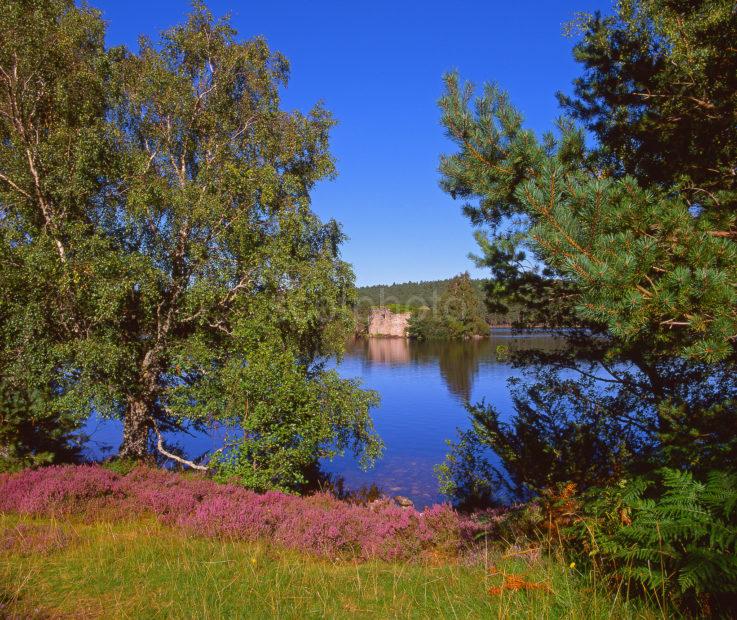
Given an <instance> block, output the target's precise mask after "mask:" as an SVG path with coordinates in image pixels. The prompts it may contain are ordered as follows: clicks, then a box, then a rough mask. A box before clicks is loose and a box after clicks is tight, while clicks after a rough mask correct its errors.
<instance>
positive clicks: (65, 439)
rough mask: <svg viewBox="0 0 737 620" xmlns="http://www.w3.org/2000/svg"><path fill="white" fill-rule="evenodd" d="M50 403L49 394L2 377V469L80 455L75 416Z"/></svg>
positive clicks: (0, 407) (11, 469)
mask: <svg viewBox="0 0 737 620" xmlns="http://www.w3.org/2000/svg"><path fill="white" fill-rule="evenodd" d="M49 404H50V398H49V396H48V394H47V395H43V394H42V393H40V392H39V391H33V392H30V393H24V392H22V391H20V390H19V389H17V388H15V387H13V386H12V385H11V384H10V382H9V381H6V380H2V381H0V472H3V471H18V470H20V469H23V468H26V467H36V466H38V465H47V464H51V463H61V462H71V461H74V460H77V459H78V458H79V456H80V454H79V452H80V451H79V444H80V443H81V440H82V437H80V436H79V435H77V434H76V431H77V424H76V420H75V419H74V418H73V417H71V416H68V415H63V414H59V413H57V412H55V411H54V409H53V408H52V407H50V406H49Z"/></svg>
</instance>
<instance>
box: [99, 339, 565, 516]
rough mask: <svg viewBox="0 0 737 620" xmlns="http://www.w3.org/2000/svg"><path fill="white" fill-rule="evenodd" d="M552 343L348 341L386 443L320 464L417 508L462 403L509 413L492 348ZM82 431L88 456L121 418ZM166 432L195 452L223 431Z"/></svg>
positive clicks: (498, 355) (505, 366) (431, 493)
mask: <svg viewBox="0 0 737 620" xmlns="http://www.w3.org/2000/svg"><path fill="white" fill-rule="evenodd" d="M550 346H554V341H553V339H552V338H550V337H549V336H546V335H545V334H544V333H539V334H534V333H533V334H525V335H518V334H513V333H512V332H511V330H507V329H494V330H492V333H491V338H489V339H484V340H474V341H469V342H416V341H411V340H404V339H400V338H397V339H393V338H372V339H368V340H363V339H362V340H356V341H354V342H352V343H350V344H349V346H348V349H347V352H346V355H345V357H344V359H343V360H342V361H341V363H340V364H339V365H338V366H337V368H338V371H339V373H340V374H341V375H342V376H344V377H357V378H360V379H361V380H362V382H363V385H364V387H367V388H370V389H373V390H376V391H377V392H378V393H379V395H380V396H381V404H380V405H379V407H377V408H376V409H374V410H373V418H374V423H375V425H376V429H377V431H378V432H379V434H380V435H381V437H382V439H383V440H384V443H385V444H386V447H385V450H384V456H383V458H382V459H381V460H379V461H378V462H377V464H376V466H375V467H374V468H372V469H370V470H369V471H366V472H364V471H362V470H361V469H360V468H359V467H358V466H357V464H356V462H355V461H354V459H352V458H350V457H345V458H337V459H335V460H333V461H332V462H325V463H323V469H324V470H325V471H326V472H329V473H331V474H333V475H335V476H341V477H342V478H343V479H344V481H345V486H346V488H347V489H357V488H360V487H363V486H368V485H371V484H376V485H377V486H378V487H379V488H380V489H381V490H382V491H383V492H385V493H387V494H390V495H404V496H407V497H409V498H410V499H412V500H413V501H414V502H415V504H416V505H417V506H419V507H423V506H426V505H428V504H432V503H435V502H438V501H442V500H443V498H442V496H441V495H440V494H439V492H438V483H437V479H436V477H435V473H434V471H433V468H434V467H435V465H437V464H438V463H441V462H442V461H443V459H444V458H445V454H446V452H447V444H446V440H448V439H454V438H455V437H456V429H458V428H463V429H465V428H468V426H469V421H468V414H467V411H466V409H465V406H464V405H465V403H467V402H472V403H475V402H478V401H480V400H481V399H486V401H487V402H490V403H493V404H494V405H495V406H496V407H497V408H498V409H499V410H500V411H501V412H502V413H510V412H511V398H510V396H509V390H508V388H507V384H506V382H507V379H509V378H510V377H512V376H514V374H515V372H516V371H515V370H513V369H512V367H511V366H510V364H509V362H508V360H507V359H506V356H505V355H504V354H503V353H502V352H501V351H500V350H499V349H498V347H507V348H508V349H509V350H517V349H520V348H529V347H544V348H547V347H550ZM87 431H88V432H89V433H90V434H91V436H92V441H91V442H90V448H89V453H90V456H93V457H96V458H99V457H101V456H104V455H105V454H106V453H107V452H109V451H113V450H117V447H118V445H119V442H120V433H121V427H120V424H119V423H116V422H109V421H100V420H92V421H91V422H90V423H89V424H88V427H87ZM171 438H172V439H175V440H176V442H177V443H178V444H179V446H180V447H182V448H183V449H184V451H185V452H186V453H187V454H188V455H190V456H193V457H194V456H198V455H200V454H203V453H205V452H207V451H211V450H214V449H216V448H218V447H219V443H220V441H221V439H222V434H221V432H218V431H217V430H214V431H213V432H211V433H208V434H202V433H199V434H194V435H186V434H183V433H179V434H177V436H176V438H174V437H171Z"/></svg>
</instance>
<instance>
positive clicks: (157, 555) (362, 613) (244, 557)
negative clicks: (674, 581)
mask: <svg viewBox="0 0 737 620" xmlns="http://www.w3.org/2000/svg"><path fill="white" fill-rule="evenodd" d="M505 574H514V575H523V576H524V579H526V580H527V581H530V582H534V583H538V584H544V588H543V589H540V590H535V591H529V592H526V591H503V592H502V593H501V594H500V595H492V594H489V589H490V588H492V587H494V586H499V585H500V583H501V580H502V579H503V576H504V575H505ZM0 584H1V588H2V590H1V591H0V601H1V604H2V605H3V608H2V609H0V617H3V616H4V615H10V616H12V615H13V614H16V615H17V616H18V617H27V616H32V615H33V614H38V615H39V616H40V617H84V618H97V617H100V618H272V617H274V618H510V617H512V618H581V619H584V618H586V619H588V618H628V617H631V618H640V617H642V618H646V617H647V618H650V617H655V615H654V614H652V613H649V612H647V610H643V609H641V608H639V607H638V606H636V605H634V604H624V603H623V602H622V601H621V600H619V601H617V600H615V599H614V597H613V596H612V595H611V594H608V593H604V592H602V591H601V590H600V589H599V588H597V587H595V586H594V585H592V584H591V583H589V582H588V581H587V579H586V578H584V576H582V575H580V574H578V573H577V572H576V571H575V570H572V569H571V568H570V567H569V566H568V565H566V564H564V563H563V561H562V560H561V561H559V562H554V561H551V560H547V559H537V560H535V561H533V562H530V561H526V560H523V559H520V558H504V557H502V556H499V557H494V556H491V555H490V554H484V553H482V554H481V556H480V558H479V559H478V561H476V562H473V563H469V562H466V563H460V562H448V561H447V560H442V559H438V562H437V563H435V564H430V563H424V564H413V563H386V562H376V561H374V562H365V563H353V562H348V561H345V560H336V561H327V560H324V559H317V558H314V557H312V556H308V555H305V554H300V553H297V552H292V551H284V550H281V549H277V548H275V547H272V546H270V545H268V544H267V543H266V542H264V543H244V542H237V541H222V540H212V539H206V538H201V537H195V536H187V535H184V534H182V533H181V532H177V531H175V530H173V529H169V528H167V527H164V526H162V525H160V524H158V523H157V522H155V521H154V520H136V521H131V522H124V523H106V522H96V523H86V524H85V523H78V522H74V521H71V522H63V523H62V522H55V521H52V520H49V519H43V520H41V519H30V518H23V517H15V516H0Z"/></svg>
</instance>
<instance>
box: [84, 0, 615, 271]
mask: <svg viewBox="0 0 737 620" xmlns="http://www.w3.org/2000/svg"><path fill="white" fill-rule="evenodd" d="M89 3H90V4H91V5H93V6H95V7H97V8H99V9H101V10H102V11H103V15H104V17H105V19H106V21H107V22H108V43H109V44H111V45H118V44H125V45H127V46H128V47H131V48H134V49H135V48H136V45H137V37H138V35H139V34H146V35H149V36H152V37H155V35H156V34H157V33H158V32H160V31H161V30H162V29H164V28H166V27H169V26H171V25H173V24H175V23H178V22H181V21H182V20H183V19H184V15H185V14H186V13H187V11H188V10H189V3H188V1H187V0H164V1H156V0H148V1H142V0H89ZM611 4H612V3H611V1H606V0H567V1H554V0H538V1H533V0H514V1H511V2H510V1H505V2H502V1H495V0H487V1H476V2H471V1H467V0H461V1H455V2H435V1H433V0H426V1H424V2H418V1H409V0H404V1H403V0H394V1H393V2H389V1H385V0H375V1H373V2H365V1H353V2H351V1H350V0H348V1H346V0H344V1H342V2H324V1H317V0H313V1H306V0H282V1H280V2H268V1H261V2H245V1H241V0H235V1H230V2H225V1H222V0H211V1H210V2H208V6H209V7H210V9H211V10H212V11H213V12H214V13H215V14H216V15H222V14H224V13H226V12H230V13H231V14H232V17H233V25H234V26H235V27H236V29H237V30H238V32H239V34H240V36H242V37H243V38H250V37H252V36H254V35H264V36H265V37H266V39H267V40H268V42H269V44H270V45H271V47H272V48H273V49H276V50H279V51H281V52H282V53H284V54H285V55H286V56H287V57H288V58H289V60H290V62H291V67H292V76H291V80H290V83H289V86H288V88H287V90H286V92H285V93H284V105H285V106H286V107H287V108H289V109H293V108H298V109H302V110H306V109H308V108H309V107H311V105H312V104H313V103H314V102H315V101H317V100H320V99H322V100H323V101H324V102H325V104H326V106H327V108H328V109H329V110H331V111H332V112H333V113H334V115H335V116H336V118H337V119H338V122H339V125H338V127H336V128H335V130H334V133H333V140H332V148H333V153H334V154H335V156H336V157H337V160H338V178H337V179H336V180H335V181H332V182H328V183H323V184H321V185H320V186H319V187H318V188H317V190H316V191H315V192H314V195H313V204H314V208H315V210H316V211H317V212H318V213H319V214H320V216H321V217H323V218H331V217H332V218H335V219H337V220H338V221H339V222H341V224H342V225H343V230H344V231H345V233H346V234H347V235H348V236H349V237H350V239H349V241H348V242H347V243H346V244H345V246H344V248H343V255H344V258H345V259H346V260H348V261H349V262H351V263H352V264H353V267H354V270H355V272H356V279H357V283H358V284H359V285H365V284H379V283H392V282H404V281H407V280H429V279H435V278H445V277H449V276H452V275H455V274H457V273H459V272H461V271H465V270H467V269H468V270H470V271H471V272H472V273H473V274H474V275H483V274H481V273H480V272H478V271H477V270H475V269H474V268H473V265H472V263H471V261H470V260H469V259H468V258H467V255H468V253H469V252H472V251H475V242H474V240H473V236H472V233H473V231H472V228H471V226H470V224H469V223H468V221H467V220H466V219H465V218H464V217H463V215H462V214H461V204H460V203H459V202H456V201H453V200H452V199H451V198H450V197H449V196H447V195H445V194H444V193H443V192H441V191H440V189H439V188H438V178H439V177H438V172H437V167H438V157H439V155H440V154H441V153H443V152H447V151H449V150H451V149H452V146H451V144H450V143H449V142H448V141H447V139H446V138H445V137H444V135H443V131H442V128H441V127H440V124H439V112H438V108H437V100H438V98H439V97H440V95H441V93H442V81H441V77H442V75H443V73H445V72H447V71H448V70H451V69H458V70H459V71H460V73H461V75H462V76H463V77H464V78H466V79H470V80H472V81H474V82H476V83H481V82H484V81H495V82H497V83H499V84H500V85H501V86H502V87H503V88H505V89H506V90H507V91H509V93H510V95H511V97H512V101H513V102H514V103H515V104H516V105H517V106H518V107H519V108H520V110H521V111H522V112H523V114H524V115H525V118H526V120H527V122H528V125H529V126H530V127H532V128H533V129H534V130H536V131H538V132H542V131H544V130H546V129H548V128H549V127H550V125H551V123H552V121H553V120H554V119H555V118H556V117H557V116H558V114H559V110H558V106H557V103H556V100H555V96H554V95H555V91H556V90H569V88H570V84H571V81H572V79H573V78H574V77H575V76H576V75H577V74H578V72H579V69H578V67H577V66H576V64H575V63H574V62H573V59H572V55H571V47H572V44H573V43H572V41H571V39H567V38H565V37H564V36H563V33H562V27H563V24H564V23H565V22H566V21H568V20H569V19H571V18H572V17H573V16H574V14H575V13H576V12H579V11H594V10H596V9H600V10H602V12H609V11H610V10H611Z"/></svg>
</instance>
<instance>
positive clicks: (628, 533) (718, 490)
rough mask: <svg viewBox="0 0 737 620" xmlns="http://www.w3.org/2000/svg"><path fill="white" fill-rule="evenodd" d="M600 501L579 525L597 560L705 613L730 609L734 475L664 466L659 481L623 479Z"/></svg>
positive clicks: (616, 574)
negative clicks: (700, 475) (699, 476)
mask: <svg viewBox="0 0 737 620" xmlns="http://www.w3.org/2000/svg"><path fill="white" fill-rule="evenodd" d="M593 498H594V499H593V501H589V502H586V503H584V507H585V508H584V516H583V518H582V519H581V520H580V521H579V522H578V523H577V524H576V526H575V528H576V530H577V532H578V538H579V541H581V542H582V543H583V544H585V545H586V548H587V549H588V550H589V556H590V558H591V561H592V562H593V563H594V564H596V565H597V566H599V567H600V568H601V569H603V570H604V571H607V572H608V573H609V574H611V576H612V577H613V578H615V579H625V580H626V581H628V582H630V583H631V584H634V585H635V586H637V587H639V588H641V589H642V590H644V591H647V592H649V593H651V594H653V595H654V596H655V597H659V598H661V600H662V601H663V602H667V601H669V600H673V599H681V600H682V603H683V604H685V605H688V606H690V607H691V608H693V609H694V611H698V612H699V613H700V614H704V613H707V614H709V613H711V614H719V613H720V612H721V613H724V612H726V611H727V610H728V609H729V605H731V604H733V603H734V602H735V600H737V599H736V598H735V596H734V595H735V593H737V476H736V475H735V474H734V473H733V472H730V473H726V472H719V471H713V472H710V473H709V475H708V476H707V477H706V480H705V482H700V481H698V480H696V479H695V478H694V477H693V476H692V475H691V474H690V473H689V472H684V471H679V470H673V469H664V470H662V472H661V473H660V475H659V477H658V479H657V481H656V482H655V481H651V482H649V483H648V482H645V481H643V480H633V481H630V482H623V483H621V484H619V485H616V486H611V487H609V488H607V489H603V490H598V491H597V492H596V493H594V494H593ZM699 606H701V609H699Z"/></svg>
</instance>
